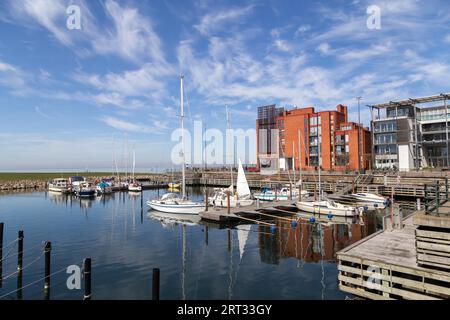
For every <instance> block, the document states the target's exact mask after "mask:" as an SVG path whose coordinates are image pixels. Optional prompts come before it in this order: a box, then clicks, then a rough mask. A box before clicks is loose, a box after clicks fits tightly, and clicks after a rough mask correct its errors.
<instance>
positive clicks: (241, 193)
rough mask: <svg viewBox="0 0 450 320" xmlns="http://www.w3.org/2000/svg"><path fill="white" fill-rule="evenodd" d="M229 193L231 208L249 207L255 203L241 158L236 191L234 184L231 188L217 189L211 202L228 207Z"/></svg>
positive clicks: (213, 204)
mask: <svg viewBox="0 0 450 320" xmlns="http://www.w3.org/2000/svg"><path fill="white" fill-rule="evenodd" d="M228 193H230V208H236V207H247V206H251V205H252V204H253V202H254V201H253V199H252V194H251V192H250V187H249V185H248V181H247V177H246V176H245V172H244V167H243V166H242V161H241V160H240V159H239V170H238V178H237V183H236V193H234V186H233V185H231V187H230V188H227V189H221V190H216V193H215V194H214V196H213V197H212V198H210V199H209V203H210V205H212V206H215V207H221V208H227V207H228Z"/></svg>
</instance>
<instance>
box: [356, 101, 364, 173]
mask: <svg viewBox="0 0 450 320" xmlns="http://www.w3.org/2000/svg"><path fill="white" fill-rule="evenodd" d="M362 99H363V97H356V100H358V173H361V169H362V165H361V162H362V161H361V152H362V139H361V100H362Z"/></svg>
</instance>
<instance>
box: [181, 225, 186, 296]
mask: <svg viewBox="0 0 450 320" xmlns="http://www.w3.org/2000/svg"><path fill="white" fill-rule="evenodd" d="M181 228H182V232H183V244H182V268H181V300H186V288H185V281H186V225H185V224H183V225H182V226H181Z"/></svg>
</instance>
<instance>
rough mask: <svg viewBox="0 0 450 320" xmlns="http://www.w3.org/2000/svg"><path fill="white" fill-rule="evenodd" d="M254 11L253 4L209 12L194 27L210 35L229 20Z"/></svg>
mask: <svg viewBox="0 0 450 320" xmlns="http://www.w3.org/2000/svg"><path fill="white" fill-rule="evenodd" d="M252 11H253V6H252V5H251V6H247V7H241V8H233V9H228V10H222V11H217V12H214V13H209V14H207V15H205V16H203V18H202V19H201V21H200V23H199V24H197V25H195V26H194V28H195V29H197V31H198V32H200V33H201V34H203V35H209V34H211V33H212V32H214V31H216V30H219V29H220V28H222V27H223V26H224V25H225V24H226V23H227V22H230V21H233V20H236V19H239V18H242V17H245V16H247V15H249V14H250V13H251V12H252Z"/></svg>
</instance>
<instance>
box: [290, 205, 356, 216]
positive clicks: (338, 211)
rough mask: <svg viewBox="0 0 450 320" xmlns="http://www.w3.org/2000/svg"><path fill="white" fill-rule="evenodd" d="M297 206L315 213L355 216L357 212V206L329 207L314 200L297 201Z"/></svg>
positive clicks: (304, 210) (301, 209)
mask: <svg viewBox="0 0 450 320" xmlns="http://www.w3.org/2000/svg"><path fill="white" fill-rule="evenodd" d="M296 206H297V208H298V209H299V210H300V211H303V212H308V213H314V214H326V215H328V214H332V215H333V216H340V217H353V216H354V215H355V214H356V209H355V208H327V207H323V206H320V205H316V204H314V203H313V202H297V203H296Z"/></svg>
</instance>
